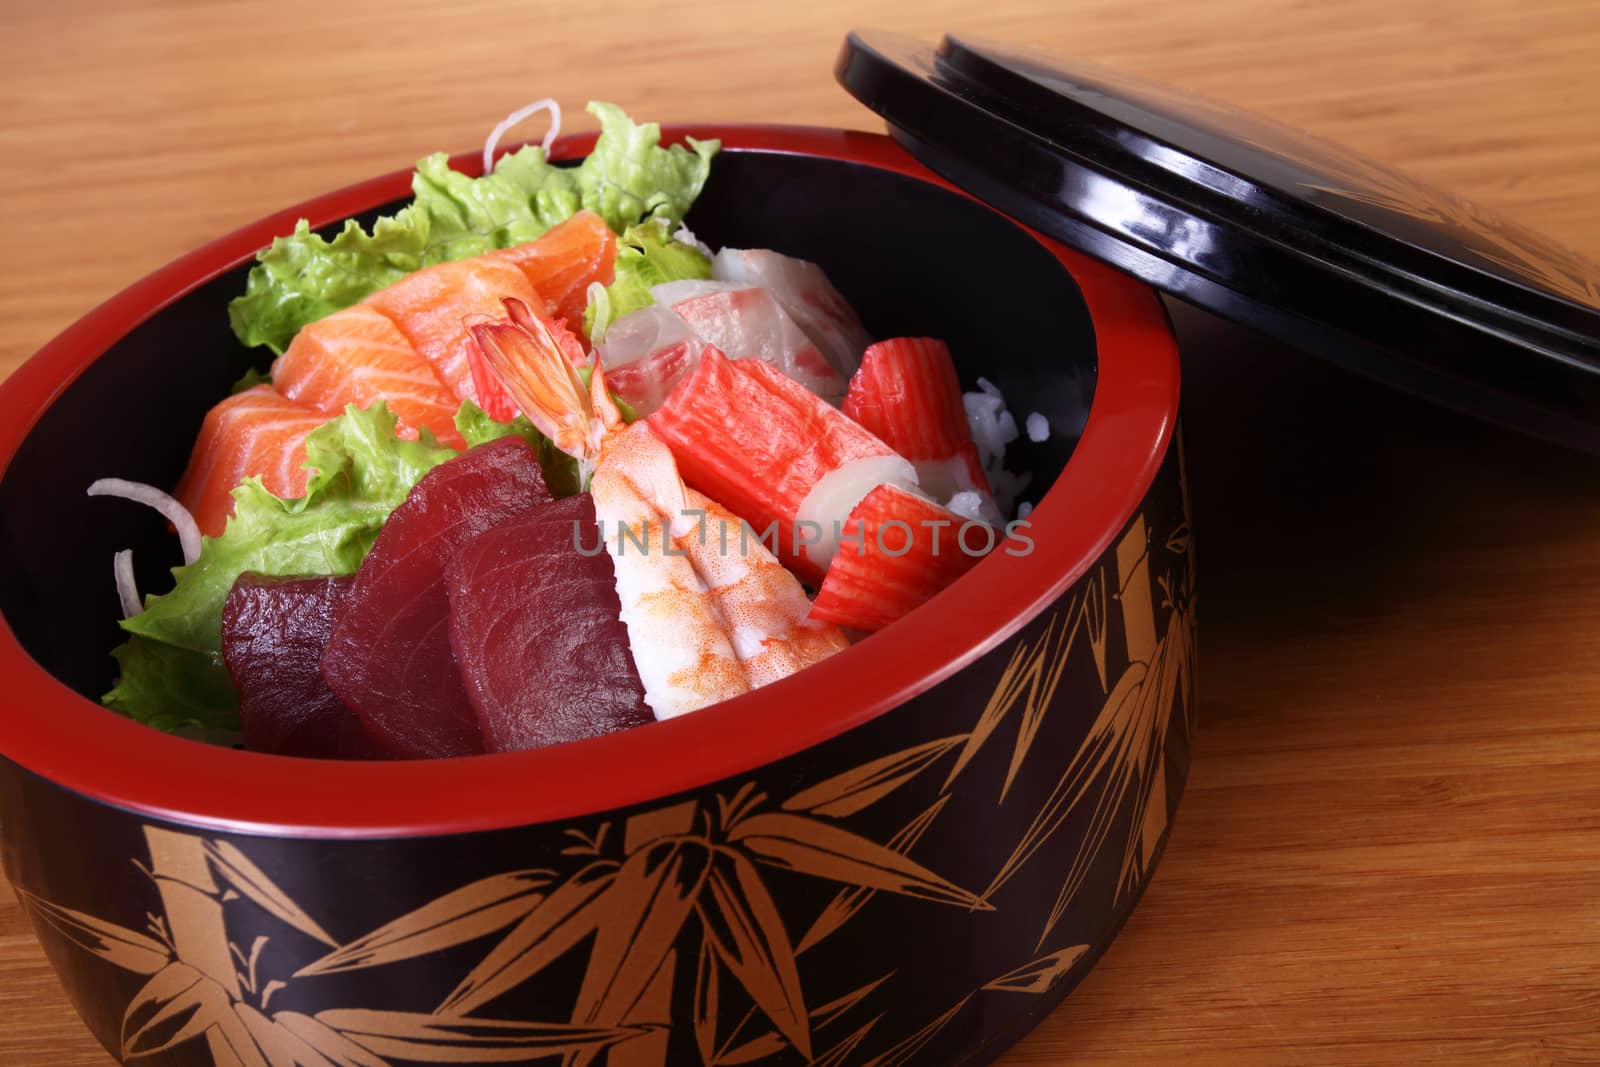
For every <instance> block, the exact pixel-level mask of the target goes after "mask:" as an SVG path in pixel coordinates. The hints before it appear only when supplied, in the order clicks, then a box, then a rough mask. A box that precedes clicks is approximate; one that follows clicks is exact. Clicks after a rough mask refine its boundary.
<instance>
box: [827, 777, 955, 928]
mask: <svg viewBox="0 0 1600 1067" xmlns="http://www.w3.org/2000/svg"><path fill="white" fill-rule="evenodd" d="M949 802H950V794H949V793H946V794H944V795H943V796H941V797H940V798H939V799H938V800H935V801H934V802H933V803H932V804H931V805H929V806H928V808H926V809H925V810H924V811H923V812H922V813H921V814H920V815H918V816H917V817H916V818H914V819H912V820H911V821H910V822H908V823H906V825H904V826H902V827H901V828H900V829H899V831H898V832H896V833H895V835H894V836H893V837H891V838H889V842H888V844H889V847H890V848H891V849H893V850H894V851H896V852H900V853H908V852H910V851H911V849H912V848H913V847H914V846H915V845H916V843H917V842H918V841H920V840H922V835H923V834H924V833H925V832H927V829H928V827H930V826H932V825H933V820H934V819H936V818H938V816H939V813H940V812H941V811H943V810H944V806H945V805H946V804H947V803H949ZM876 895H877V891H876V890H873V889H862V888H860V887H859V886H849V887H847V888H844V889H841V890H839V892H838V893H836V894H834V897H833V899H832V900H830V901H828V903H827V905H826V906H824V907H823V909H822V913H821V914H820V915H818V916H817V918H816V921H815V922H813V923H812V924H811V929H809V930H807V931H806V932H805V936H804V937H802V938H801V939H800V946H799V947H798V948H796V949H795V952H796V953H801V952H804V951H806V950H807V949H809V948H811V947H812V946H813V945H817V944H820V943H821V942H822V941H823V940H825V939H826V938H827V937H829V936H830V935H831V934H833V933H835V932H837V931H838V929H839V928H840V927H841V926H843V925H844V924H845V923H847V922H849V921H850V920H851V919H853V918H855V916H856V913H857V912H859V911H860V910H861V909H862V908H864V907H866V906H867V901H869V900H871V899H872V898H873V897H874V896H876Z"/></svg>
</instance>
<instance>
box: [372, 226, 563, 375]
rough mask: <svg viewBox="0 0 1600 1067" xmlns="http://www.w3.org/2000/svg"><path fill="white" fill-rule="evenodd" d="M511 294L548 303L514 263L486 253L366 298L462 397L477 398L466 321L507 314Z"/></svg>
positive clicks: (432, 269) (426, 270)
mask: <svg viewBox="0 0 1600 1067" xmlns="http://www.w3.org/2000/svg"><path fill="white" fill-rule="evenodd" d="M506 297H515V298H516V299H518V300H521V301H523V302H524V303H526V304H528V306H530V307H536V308H537V307H543V306H544V300H543V299H542V298H541V297H540V295H539V294H538V293H537V292H536V291H535V290H534V288H533V286H532V285H530V284H529V283H528V279H527V278H526V277H524V276H523V274H522V271H520V270H518V269H517V267H516V265H515V264H514V263H511V262H509V261H507V260H503V259H496V258H494V257H493V256H492V255H486V256H478V257H477V258H475V259H462V260H456V261H455V262H453V263H438V264H435V265H434V266H431V267H425V268H423V269H422V270H419V271H417V272H416V273H415V274H410V275H407V276H406V277H404V278H402V279H400V280H399V281H397V282H395V283H394V284H393V285H391V286H389V287H388V288H387V289H380V290H378V291H377V292H376V293H373V294H372V295H371V296H369V297H367V299H366V303H367V304H369V305H371V306H372V307H374V308H376V309H377V310H379V311H381V312H382V313H383V314H384V315H386V316H388V317H389V319H390V320H391V321H393V322H394V324H395V325H396V326H398V327H399V328H400V332H401V333H402V334H404V335H405V338H406V340H408V341H410V342H411V345H412V347H413V348H415V349H416V350H417V352H418V353H419V354H420V355H421V356H422V358H423V359H425V360H427V361H428V363H429V364H430V365H431V366H432V367H433V371H434V373H435V374H437V375H438V376H439V380H440V381H442V382H444V384H445V388H447V389H449V390H450V392H451V393H453V394H454V395H455V397H456V399H457V400H471V401H473V402H474V403H476V402H477V400H478V391H477V387H476V386H475V385H474V383H473V380H472V346H473V344H474V342H473V340H472V336H471V334H469V333H468V332H467V327H466V325H465V324H464V320H466V319H468V318H471V317H473V316H484V315H487V316H490V317H499V316H500V315H502V314H504V310H503V305H502V304H501V301H502V300H504V299H505V298H506Z"/></svg>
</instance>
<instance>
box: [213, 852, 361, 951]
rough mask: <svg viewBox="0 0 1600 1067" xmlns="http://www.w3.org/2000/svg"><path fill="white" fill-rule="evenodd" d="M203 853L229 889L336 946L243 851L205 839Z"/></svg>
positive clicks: (297, 927) (332, 946) (304, 931)
mask: <svg viewBox="0 0 1600 1067" xmlns="http://www.w3.org/2000/svg"><path fill="white" fill-rule="evenodd" d="M205 852H206V858H208V859H209V860H210V861H211V865H212V867H213V869H215V870H216V872H217V875H218V877H220V878H221V879H222V880H223V881H224V882H226V883H227V884H228V887H229V888H231V889H233V890H234V891H235V892H237V893H239V895H241V896H244V897H248V898H249V899H250V900H251V901H252V902H253V903H255V904H256V905H257V906H258V907H260V908H261V909H262V910H263V911H265V912H267V913H268V914H269V915H272V916H274V917H276V918H278V919H281V920H283V921H284V922H286V923H288V924H289V925H290V926H292V927H294V928H295V929H296V930H299V931H300V932H301V933H303V934H305V935H306V936H307V937H311V938H314V939H316V940H318V941H321V942H322V943H323V944H325V945H327V946H329V947H330V948H338V947H339V942H337V941H335V940H334V939H333V938H332V937H330V936H328V932H327V931H326V930H324V929H323V928H322V927H321V926H319V925H317V923H316V921H315V920H313V919H312V918H311V916H309V915H307V914H306V913H305V912H304V911H302V910H301V909H300V905H298V904H296V903H295V902H294V901H293V900H290V899H289V897H288V895H287V894H286V893H284V891H283V890H281V889H279V888H278V887H277V885H275V884H274V883H273V881H272V879H271V878H268V877H267V875H266V874H265V873H264V872H263V871H262V870H261V868H259V867H257V866H256V865H255V864H254V863H252V862H250V860H249V859H248V858H247V857H246V856H245V854H244V853H243V852H240V851H239V850H238V849H237V848H235V847H234V846H233V845H230V844H228V843H227V842H226V841H207V842H206V843H205Z"/></svg>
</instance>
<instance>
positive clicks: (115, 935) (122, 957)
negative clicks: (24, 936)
mask: <svg viewBox="0 0 1600 1067" xmlns="http://www.w3.org/2000/svg"><path fill="white" fill-rule="evenodd" d="M17 897H18V899H20V900H21V901H22V903H23V905H24V906H25V907H27V908H28V910H30V911H32V912H33V914H34V915H35V916H37V917H38V918H39V920H40V921H41V922H44V923H47V924H49V926H50V928H51V929H53V930H55V932H56V933H58V934H60V935H61V936H62V937H64V938H66V939H67V940H68V941H70V942H71V943H72V944H74V945H77V946H78V947H79V948H81V949H84V950H85V951H87V952H91V953H93V954H94V955H96V956H98V957H100V958H101V959H103V960H105V961H106V962H107V963H109V964H112V965H113V966H116V967H120V968H122V969H123V970H125V971H132V972H133V973H134V974H142V975H152V974H155V973H156V972H158V971H160V970H161V969H162V968H163V967H165V966H166V965H167V964H168V963H169V962H170V961H171V959H172V953H171V952H169V951H168V950H167V946H165V945H163V944H162V943H161V942H159V941H157V940H155V939H154V938H152V937H147V936H145V935H144V934H141V933H139V932H138V931H136V930H129V929H127V928H126V927H123V926H118V925H117V924H116V923H108V922H106V921H105V920H104V919H97V918H95V917H94V916H93V915H86V914H84V913H83V912H81V911H73V910H72V909H71V908H63V907H60V906H59V905H56V904H52V903H50V901H48V900H45V899H44V898H43V897H37V896H34V895H33V894H32V893H29V892H28V891H27V890H25V889H23V888H22V887H21V886H18V887H17Z"/></svg>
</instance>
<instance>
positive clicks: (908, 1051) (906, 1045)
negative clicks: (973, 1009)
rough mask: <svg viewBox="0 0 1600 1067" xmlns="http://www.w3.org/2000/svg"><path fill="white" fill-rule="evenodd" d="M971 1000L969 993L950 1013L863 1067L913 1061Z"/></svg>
mask: <svg viewBox="0 0 1600 1067" xmlns="http://www.w3.org/2000/svg"><path fill="white" fill-rule="evenodd" d="M971 999H972V994H971V993H968V994H967V995H966V996H964V997H962V998H961V1000H960V1001H959V1002H958V1003H957V1004H956V1006H955V1007H953V1008H951V1009H950V1010H949V1011H946V1012H945V1013H944V1014H943V1015H940V1016H939V1017H938V1018H937V1019H934V1020H933V1021H932V1022H930V1023H929V1024H928V1025H926V1026H924V1027H923V1028H922V1029H920V1030H918V1031H917V1032H916V1033H914V1034H912V1035H911V1036H910V1037H908V1038H906V1039H905V1040H904V1041H902V1042H900V1043H899V1044H898V1045H895V1046H894V1047H893V1048H891V1049H889V1050H888V1051H887V1052H882V1053H879V1054H878V1055H876V1056H874V1057H873V1058H872V1059H870V1060H868V1061H867V1062H866V1063H865V1064H864V1065H863V1067H900V1065H901V1064H903V1063H905V1062H907V1061H908V1060H910V1059H911V1057H913V1056H915V1055H916V1054H917V1053H919V1052H921V1051H922V1050H923V1048H925V1047H926V1046H927V1044H928V1042H930V1041H932V1040H933V1039H934V1038H935V1037H937V1036H938V1034H939V1031H940V1030H943V1029H944V1028H945V1027H946V1026H949V1025H950V1020H951V1019H954V1018H955V1017H956V1016H957V1015H960V1014H961V1009H962V1008H965V1007H966V1006H967V1003H968V1001H970V1000H971Z"/></svg>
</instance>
